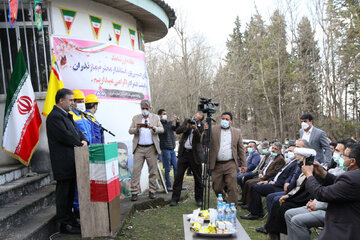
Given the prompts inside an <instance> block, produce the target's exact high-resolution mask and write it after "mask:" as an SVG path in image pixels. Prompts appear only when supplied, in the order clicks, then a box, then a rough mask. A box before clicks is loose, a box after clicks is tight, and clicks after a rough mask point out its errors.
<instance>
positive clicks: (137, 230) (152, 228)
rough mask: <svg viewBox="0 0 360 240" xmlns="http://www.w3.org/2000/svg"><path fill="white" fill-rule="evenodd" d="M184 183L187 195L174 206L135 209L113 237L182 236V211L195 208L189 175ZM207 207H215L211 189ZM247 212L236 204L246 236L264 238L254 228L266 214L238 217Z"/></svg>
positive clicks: (174, 238)
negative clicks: (243, 218)
mask: <svg viewBox="0 0 360 240" xmlns="http://www.w3.org/2000/svg"><path fill="white" fill-rule="evenodd" d="M184 185H185V186H186V187H187V188H188V189H189V195H190V196H189V198H187V199H186V200H185V201H183V202H180V203H179V204H178V205H177V206H176V207H170V206H164V207H161V208H160V207H159V208H155V209H149V210H145V211H136V212H135V213H134V215H132V216H131V217H130V218H129V219H128V221H127V222H126V223H125V225H124V226H123V228H122V230H120V232H119V234H118V236H117V237H116V239H117V240H125V239H144V240H145V239H146V240H147V239H148V240H152V239H154V240H167V239H169V240H177V239H179V240H180V239H184V226H183V222H182V215H183V214H188V213H192V211H193V210H194V209H196V208H197V207H196V203H195V200H194V183H193V177H189V176H185V177H184ZM210 207H213V208H216V196H215V194H214V192H213V191H212V190H211V195H210ZM248 213H249V212H248V211H246V210H243V209H241V208H238V213H237V216H238V219H239V221H240V223H241V224H242V226H243V227H244V228H245V230H246V232H247V233H248V235H249V236H250V238H251V239H253V240H260V239H261V240H263V239H267V236H266V235H264V234H261V233H258V232H256V231H255V229H256V228H257V227H260V226H263V225H264V224H265V222H266V218H264V219H261V220H255V221H249V220H242V219H240V215H245V214H248Z"/></svg>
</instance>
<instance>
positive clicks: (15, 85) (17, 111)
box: [2, 49, 41, 166]
mask: <svg viewBox="0 0 360 240" xmlns="http://www.w3.org/2000/svg"><path fill="white" fill-rule="evenodd" d="M40 126H41V116H40V112H39V108H38V106H37V103H36V99H35V94H34V90H33V87H32V85H31V80H30V75H29V72H28V71H27V69H26V63H25V59H24V55H23V53H22V51H21V49H20V50H19V53H18V56H17V58H16V61H15V66H14V69H13V72H12V74H11V79H10V82H9V86H8V89H7V92H6V105H5V115H4V127H3V139H2V140H3V142H2V149H3V150H4V151H5V152H6V153H8V154H9V155H10V156H12V157H14V158H16V159H18V160H19V161H20V162H21V163H22V164H24V165H25V166H28V165H29V163H30V159H31V157H32V154H33V153H34V151H35V149H36V147H37V145H38V143H39V129H40Z"/></svg>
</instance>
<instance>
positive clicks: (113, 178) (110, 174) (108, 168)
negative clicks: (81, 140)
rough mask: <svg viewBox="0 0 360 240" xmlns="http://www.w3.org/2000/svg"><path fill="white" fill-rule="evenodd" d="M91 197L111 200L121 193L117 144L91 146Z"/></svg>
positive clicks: (103, 200) (105, 200)
mask: <svg viewBox="0 0 360 240" xmlns="http://www.w3.org/2000/svg"><path fill="white" fill-rule="evenodd" d="M89 159H90V199H91V201H93V202H110V201H111V200H113V199H114V198H115V197H117V196H119V195H120V182H119V166H118V152H117V144H116V143H111V144H105V145H104V144H99V145H91V146H89Z"/></svg>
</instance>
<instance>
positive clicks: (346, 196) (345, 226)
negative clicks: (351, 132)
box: [302, 144, 360, 240]
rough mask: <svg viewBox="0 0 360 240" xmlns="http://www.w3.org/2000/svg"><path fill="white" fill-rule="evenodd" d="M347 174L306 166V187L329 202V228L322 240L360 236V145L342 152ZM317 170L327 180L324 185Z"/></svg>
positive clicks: (326, 219)
mask: <svg viewBox="0 0 360 240" xmlns="http://www.w3.org/2000/svg"><path fill="white" fill-rule="evenodd" d="M342 158H343V159H344V170H346V172H345V173H343V174H340V175H339V176H338V177H336V176H334V175H332V174H331V173H328V172H326V171H325V170H324V169H323V168H322V166H321V165H320V164H319V163H317V162H314V165H311V166H303V167H302V171H303V173H304V174H305V176H306V178H307V181H306V189H307V190H308V191H309V192H310V193H311V194H312V195H313V196H314V197H315V198H316V199H317V200H319V201H324V202H328V207H327V210H326V216H325V227H324V230H323V231H322V232H321V233H320V236H319V240H324V239H358V238H359V234H360V169H359V168H360V144H352V145H350V146H349V147H347V148H346V149H345V151H344V153H343V154H342ZM313 172H314V173H315V174H316V175H317V176H320V178H322V179H323V185H324V186H322V185H321V184H320V183H319V182H318V181H317V180H316V179H315V177H314V176H313Z"/></svg>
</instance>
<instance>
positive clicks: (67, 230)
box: [60, 224, 81, 234]
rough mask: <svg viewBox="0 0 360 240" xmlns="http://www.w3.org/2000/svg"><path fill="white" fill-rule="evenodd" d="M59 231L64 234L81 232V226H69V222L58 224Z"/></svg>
mask: <svg viewBox="0 0 360 240" xmlns="http://www.w3.org/2000/svg"><path fill="white" fill-rule="evenodd" d="M60 232H61V233H66V234H81V228H79V227H74V226H71V225H70V224H62V225H61V226H60Z"/></svg>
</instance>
